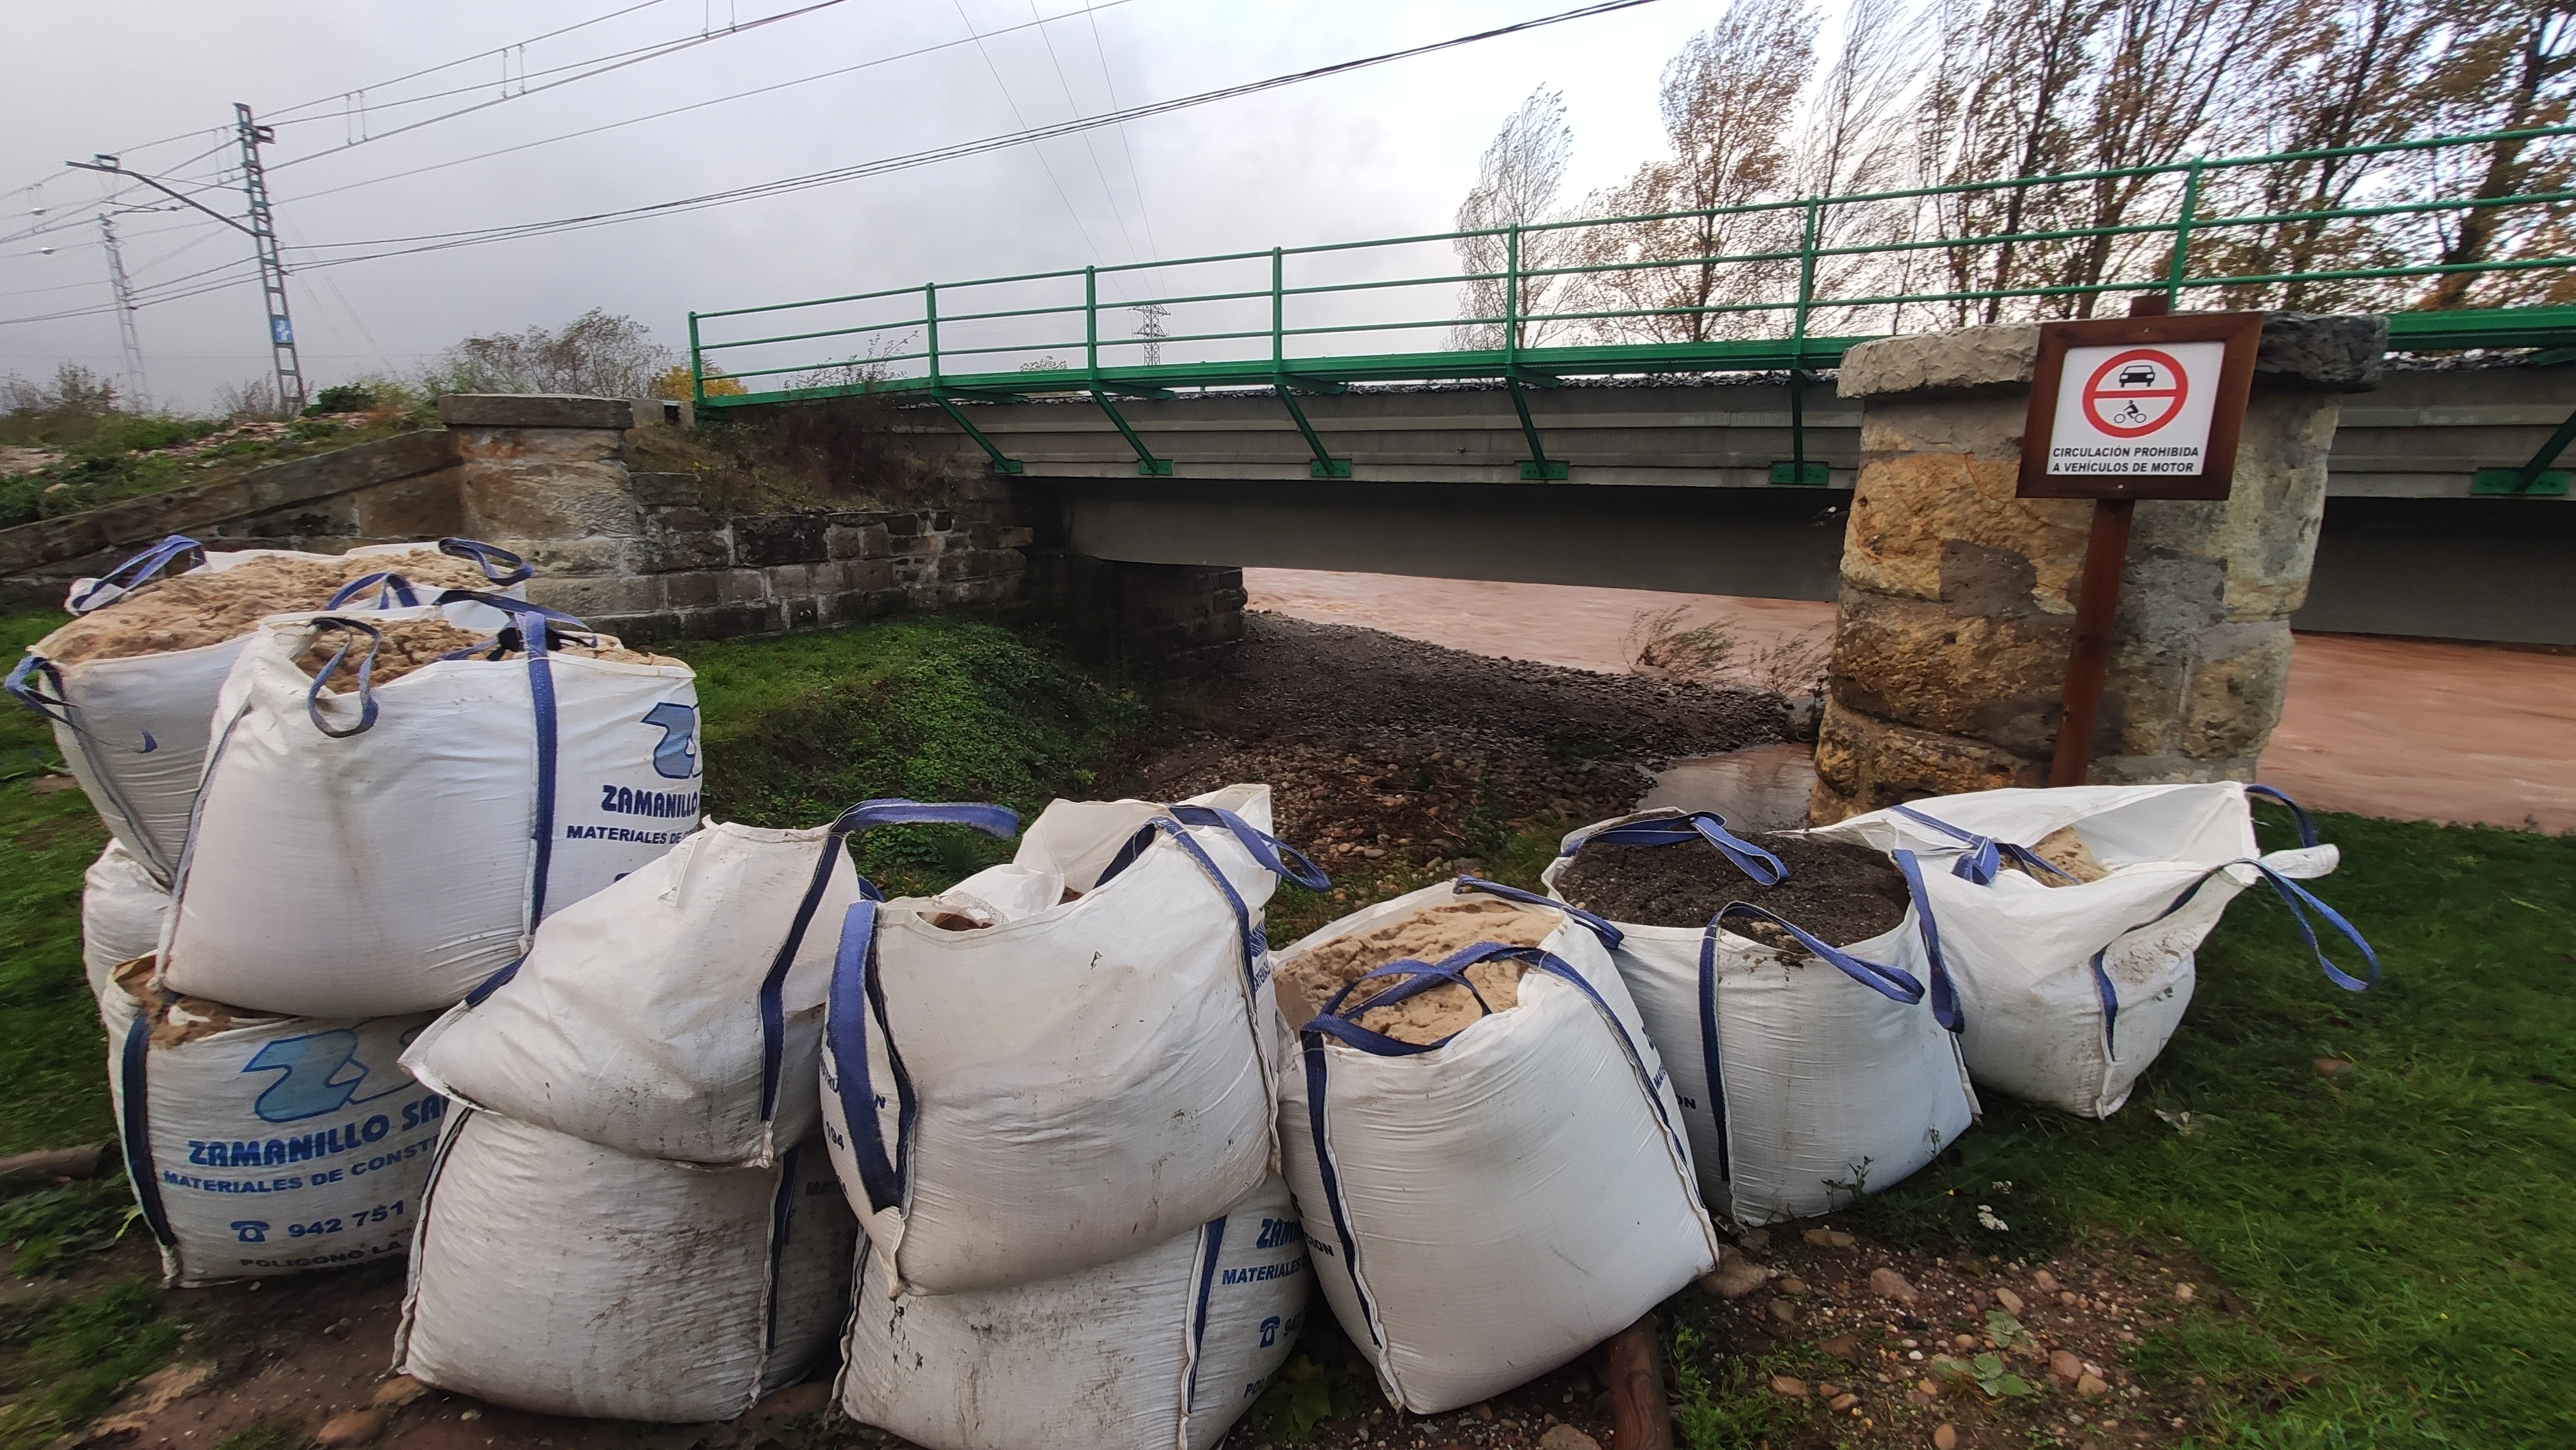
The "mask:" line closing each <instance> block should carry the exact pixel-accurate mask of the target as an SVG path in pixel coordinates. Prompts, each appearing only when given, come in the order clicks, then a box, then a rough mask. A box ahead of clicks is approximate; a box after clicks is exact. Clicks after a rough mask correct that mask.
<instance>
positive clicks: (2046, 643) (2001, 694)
mask: <svg viewBox="0 0 2576 1450" xmlns="http://www.w3.org/2000/svg"><path fill="white" fill-rule="evenodd" d="M2016 562H2021V561H2019V560H2016ZM2027 572H2028V571H2027V567H2026V565H2025V568H2024V573H2025V574H2027ZM2072 638H2073V618H2072V616H2069V615H2052V614H2044V613H2040V612H2039V611H2037V610H2033V609H2029V608H2027V607H2025V608H2024V609H2022V610H2021V611H2020V612H2019V613H2018V614H2002V613H1984V614H1961V613H1958V612H1955V611H1954V610H1953V609H1952V608H1951V607H1950V606H1948V605H1946V604H1941V603H1935V602H1932V601H1928V600H1916V599H1900V598H1896V597H1894V596H1890V595H1884V594H1875V593H1871V592H1869V591H1867V590H1863V589H1857V588H1851V587H1846V588H1845V589H1844V590H1843V593H1842V603H1841V608H1840V610H1839V613H1838V616H1837V627H1836V629H1835V633H1834V654H1833V665H1832V670H1831V675H1830V685H1829V688H1830V689H1831V690H1832V692H1833V700H1834V703H1836V704H1838V705H1840V706H1841V707H1842V708H1843V709H1845V710H1851V711H1856V712H1858V713H1860V714H1863V715H1867V716H1869V717H1871V718H1873V719H1877V720H1884V721H1888V722H1890V723H1892V724H1897V725H1904V726H1908V727H1911V728H1913V729H1917V730H1928V731H1932V732H1935V733H1938V734H1944V735H1960V736H1967V737H1969V738H1972V739H1975V740H1979V741H1983V742H1984V743H1986V744H1989V745H1993V746H1997V747H2000V748H2001V749H2004V750H2007V751H2011V752H2013V753H2015V754H2018V755H2024V756H2041V755H2046V754H2047V753H2048V752H2049V751H2050V750H2051V749H2052V748H2053V746H2054V743H2055V740H2056V736H2057V715H2058V704H2059V700H2060V698H2061V696H2062V695H2063V693H2064V690H2065V682H2066V654H2067V647H2068V644H2069V642H2070V640H2071V639H2072Z"/></svg>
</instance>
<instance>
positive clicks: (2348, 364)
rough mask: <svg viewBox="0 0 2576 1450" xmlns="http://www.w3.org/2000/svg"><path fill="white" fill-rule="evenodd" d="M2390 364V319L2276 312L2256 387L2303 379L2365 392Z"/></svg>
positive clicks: (2266, 331)
mask: <svg viewBox="0 0 2576 1450" xmlns="http://www.w3.org/2000/svg"><path fill="white" fill-rule="evenodd" d="M2387 363H2388V319H2387V318H2385V317H2381V316H2377V315H2372V314H2362V315H2355V314H2351V313H2317V312H2273V313H2268V314H2266V315H2265V316H2264V318H2263V341H2262V342H2261V343H2260V344H2259V345H2258V346H2257V347H2256V349H2255V352H2254V386H2256V387H2257V388H2261V387H2264V386H2266V385H2267V384H2272V385H2278V384H2299V383H2304V384H2307V385H2310V386H2313V387H2321V388H2334V389H2339V390H2341V391H2345V392H2362V391H2365V390H2367V389H2370V388H2375V387H2377V386H2378V385H2379V375H2380V372H2381V370H2382V369H2384V368H2385V367H2386V366H2387Z"/></svg>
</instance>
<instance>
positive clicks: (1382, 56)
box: [301, 0, 1656, 267]
mask: <svg viewBox="0 0 2576 1450" xmlns="http://www.w3.org/2000/svg"><path fill="white" fill-rule="evenodd" d="M1654 3H1656V0H1598V3H1594V4H1590V5H1583V6H1578V7H1576V8H1575V9H1572V10H1565V11H1559V12H1557V13H1556V14H1553V15H1542V16H1537V17H1534V18H1532V19H1529V20H1523V21H1516V22H1514V23H1512V24H1510V25H1502V26H1496V27H1493V28H1491V29H1487V30H1480V31H1475V32H1473V33H1470V34H1467V35H1459V36H1452V37H1450V38H1448V39H1446V40H1437V41H1430V42H1426V43H1424V44H1422V45H1415V46H1408V47H1405V48H1404V49H1402V50H1391V51H1385V52H1381V53H1379V54H1377V55H1370V56H1362V57H1359V58H1357V59H1354V60H1346V61H1337V62H1334V63H1333V64H1330V65H1322V66H1314V67H1311V68H1309V69H1306V70H1302V71H1292V72H1288V73H1286V74H1283V75H1276V76H1270V77H1266V78H1264V79H1262V80H1257V81H1244V82H1239V83H1237V84H1235V85H1230V86H1220V87H1217V88H1215V89H1213V90H1206V91H1199V92H1196V93H1194V94H1191V95H1186V96H1175V97H1172V98H1171V99H1168V100H1162V101H1151V102H1146V103H1144V104H1140V105H1135V106H1129V107H1126V108H1125V109H1123V110H1118V111H1109V112H1103V113H1101V114H1099V115H1096V116H1089V117H1080V118H1077V119H1075V120H1072V121H1064V122H1058V123H1055V124H1053V125H1047V126H1035V127H1029V128H1027V129H1024V130H1021V131H1015V132H1010V133H1006V134H1003V135H998V136H987V137H983V138H981V139H978V140H974V141H962V142H955V143H952V144H949V145H946V146H937V147H931V148H928V149H926V150H921V151H914V152H909V153H905V154H903V155H898V156H890V157H883V158H880V159H878V160H875V161H867V162H860V163H857V164H854V165H850V166H841V167H832V168H828V169H826V170H822V171H811V172H805V173H801V174H799V175H795V176H786V177H779V178H777V179H775V180H771V181H764V182H755V183H753V184H751V185H749V186H739V187H730V188H727V189H725V190H722V191H712V192H704V193H701V194H699V195H696V196H688V197H679V198H675V199H673V200H670V201H663V202H652V203H648V204H645V205H641V206H631V207H619V208H614V209H611V210H608V211H600V212H590V213H586V214H583V215H578V216H570V217H557V218H553V219H550V220H546V221H538V222H519V223H513V224H510V225H506V226H498V227H474V228H465V229H460V230H457V231H452V232H424V233H419V234H416V235H412V236H402V237H376V238H370V239H366V240H361V241H350V242H338V243H326V244H322V245H320V246H317V247H314V248H307V249H301V250H333V249H339V248H358V247H380V248H385V249H387V250H383V251H375V252H364V253H356V254H352V255H347V256H336V257H329V258H324V259H320V260H316V261H312V262H307V263H304V264H303V265H305V266H308V267H312V266H340V265H345V264H347V263H350V262H359V261H372V260H375V259H376V258H379V257H390V256H407V255H412V254H415V253H419V252H428V251H441V250H446V249H449V248H453V247H460V246H478V245H482V244H484V243H486V242H495V241H510V240H515V239H518V238H522V237H529V236H540V235H546V234H549V233H554V232H566V231H582V230H588V229H590V228H592V227H598V226H609V225H614V224H616V223H619V222H624V221H631V220H636V219H639V218H643V217H648V216H663V215H677V214H680V213H684V212H690V211H698V210H703V209H705V208H708V207H714V206H729V205H732V204H733V203H735V202H738V201H747V200H752V199H754V198H758V197H763V196H777V195H785V194H788V193H792V192H797V191H806V190H811V189H813V188H815V187H820V186H832V185H837V184H839V183H841V182H844V181H852V180H856V179H859V178H862V177H868V176H881V175H885V174H887V173H890V172H895V171H906V170H911V169H914V168H916V167H922V166H930V165H935V164H937V163H939V162H943V161H952V160H957V159H960V158H963V157H968V156H977V155H982V154H984V153H986V152H991V151H999V150H1003V149H1006V148H1008V147H1012V146H1024V145H1028V144H1031V143H1033V142H1036V141H1042V140H1050V139H1053V138H1055V137H1057V136H1069V135H1074V134H1076V133H1078V132H1081V131H1085V130H1089V129H1091V128H1093V127H1098V126H1111V125H1117V124H1119V123H1120V122H1123V121H1133V120H1141V119H1144V118H1147V117H1152V116H1161V115H1168V114H1170V113H1172V112H1175V111H1182V110H1189V109H1192V108H1194V107H1198V106H1204V105H1210V104H1214V103H1216V102H1219V101H1228V100H1235V99H1239V98H1241V97H1244V96H1250V95H1256V94H1259V93H1261V92H1264V91H1271V90H1277V89H1279V88H1281V87H1283V86H1292V85H1299V84H1303V83H1305V82H1307V81H1313V80H1322V79H1326V78H1329V77H1332V76H1339V75H1347V74H1350V73H1352V72H1354V71H1359V70H1365V69H1369V68H1371V67H1375V66H1380V65H1386V64H1390V63H1392V62H1395V61H1401V60H1410V59H1414V58H1416V57H1419V56H1424V55H1430V54H1433V53H1436V52H1439V51H1444V50H1452V49H1455V48H1457V47H1459V46H1464V45H1474V44H1477V43H1479V42H1482V41H1487V40H1494V39H1498V38H1500V37H1502V36H1507V35H1517V34H1521V33H1524V32H1527V31H1531V30H1536V29H1540V28H1543V27H1546V26H1551V25H1559V24H1563V23H1565V22H1568V21H1574V20H1583V19H1589V18H1591V17H1593V16H1596V15H1606V14H1610V13H1612V12H1615V11H1620V10H1631V9H1635V8H1637V7H1639V6H1642V5H1651V4H1654Z"/></svg>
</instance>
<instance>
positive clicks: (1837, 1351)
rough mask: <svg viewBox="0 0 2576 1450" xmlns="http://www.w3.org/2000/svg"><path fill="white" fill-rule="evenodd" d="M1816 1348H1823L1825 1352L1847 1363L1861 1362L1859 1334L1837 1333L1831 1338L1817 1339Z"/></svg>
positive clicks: (1855, 1363)
mask: <svg viewBox="0 0 2576 1450" xmlns="http://www.w3.org/2000/svg"><path fill="white" fill-rule="evenodd" d="M1816 1348H1818V1349H1820V1350H1823V1351H1824V1352H1825V1353H1827V1354H1830V1355H1832V1356H1833V1357H1834V1358H1836V1359H1839V1360H1841V1361H1843V1362H1844V1363H1846V1364H1853V1365H1857V1364H1859V1363H1860V1356H1861V1348H1860V1336H1859V1335H1856V1334H1837V1335H1835V1336H1834V1337H1833V1338H1831V1339H1825V1340H1819V1341H1817V1343H1816Z"/></svg>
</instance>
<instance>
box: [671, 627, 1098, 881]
mask: <svg viewBox="0 0 2576 1450" xmlns="http://www.w3.org/2000/svg"><path fill="white" fill-rule="evenodd" d="M669 648H670V649H671V652H672V653H674V654H676V655H678V656H679V657H680V658H682V659H685V660H687V661H688V662H689V664H690V666H691V667H692V668H694V669H695V670H697V672H698V699H699V702H700V705H701V707H702V709H703V710H704V720H705V723H704V726H703V732H702V735H701V745H700V748H701V750H702V752H703V754H704V758H705V761H706V809H707V811H708V812H709V813H710V814H712V815H714V816H716V817H717V818H718V819H722V820H736V821H744V822H748V823H750V824H752V825H759V826H782V827H803V826H818V825H821V824H823V823H824V822H826V821H829V820H830V819H832V817H834V816H835V815H838V814H839V813H840V812H841V811H842V810H844V809H846V808H848V807H849V806H851V805H854V804H856V803H857V802H859V801H863V800H869V799H873V798H877V797H881V796H907V797H910V798H912V799H914V800H925V801H960V800H972V801H991V802H994V803H996V804H1000V805H1006V806H1009V807H1011V808H1012V809H1014V810H1016V811H1018V812H1020V813H1021V816H1022V818H1023V819H1024V820H1025V819H1027V818H1028V817H1030V816H1033V815H1034V814H1035V813H1036V812H1037V811H1038V810H1039V809H1041V808H1043V807H1044V806H1045V805H1046V803H1047V801H1048V800H1049V799H1050V798H1052V797H1055V796H1058V795H1080V794H1082V793H1084V792H1086V791H1087V790H1088V789H1089V788H1090V787H1091V786H1092V785H1093V783H1094V780H1095V776H1094V768H1095V765H1096V763H1097V762H1098V761H1099V760H1100V759H1101V758H1102V757H1103V756H1104V755H1105V753H1106V752H1107V750H1108V749H1109V747H1110V746H1111V745H1112V744H1113V743H1114V742H1115V741H1116V739H1117V738H1118V737H1119V736H1120V735H1122V734H1124V733H1125V732H1126V731H1128V730H1129V729H1132V728H1133V727H1134V726H1135V724H1136V723H1137V720H1138V717H1139V715H1140V713H1141V711H1140V707H1139V706H1138V705H1137V704H1136V703H1135V701H1134V700H1133V699H1132V698H1131V697H1129V696H1127V695H1124V694H1120V693H1117V692H1115V691H1112V690H1109V689H1106V688H1104V687H1103V686H1101V685H1099V684H1097V683H1095V682H1093V681H1092V680H1090V679H1088V678H1087V677H1085V676H1083V675H1082V674H1080V673H1079V672H1077V671H1076V670H1074V669H1073V668H1072V667H1071V666H1070V665H1068V664H1066V663H1064V662H1063V661H1062V660H1061V659H1058V658H1057V657H1055V656H1053V655H1050V654H1048V653H1046V652H1044V651H1042V650H1039V649H1037V648H1035V647H1033V646H1031V645H1030V644H1028V643H1027V642H1025V641H1023V640H1022V639H1020V638H1019V637H1018V636H1017V635H1014V634H1012V633H1011V632H1010V631H1008V630H1005V629H1000V628H997V627H995V626H993V625H989V624H981V623H976V622H973V621H969V620H960V619H947V618H939V617H926V618H921V619H909V620H898V621H893V622H889V623H883V624H874V625H868V626H865V627H862V628H858V629H844V630H831V631H826V632H823V633H818V634H803V635H795V636H791V637H789V638H786V639H778V640H732V641H723V642H718V643H708V644H682V645H673V646H670V647H669ZM855 850H856V852H857V855H858V861H859V868H860V869H861V870H862V871H865V872H867V873H868V874H869V875H871V876H872V877H874V878H875V879H876V880H877V881H878V884H879V885H881V886H884V887H885V888H886V889H887V890H888V891H889V892H894V891H899V890H902V891H910V890H921V889H924V888H928V889H932V890H936V889H939V888H941V887H945V886H946V885H948V884H949V883H950V882H952V881H954V880H955V879H956V878H957V877H959V876H962V875H965V874H967V873H969V872H972V871H975V870H977V869H979V868H981V867H983V866H986V865H990V864H992V863H993V862H996V861H1001V860H1006V859H1008V858H1009V856H1010V852H1011V847H1010V845H1009V843H1007V842H1002V841H994V840H991V839H990V838H987V837H984V836H980V835H977V834H975V833H973V832H970V831H967V830H964V829H962V828H959V827H953V826H945V827H942V826H903V827H891V828H887V829H883V830H876V831H870V832H868V833H866V834H865V835H864V836H862V837H860V838H859V839H858V841H857V843H856V846H855Z"/></svg>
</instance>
